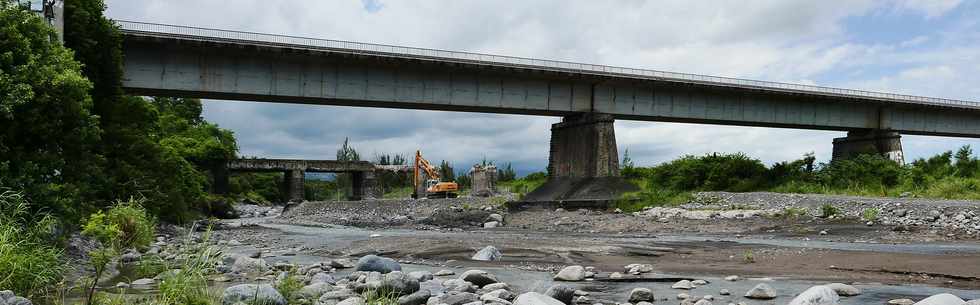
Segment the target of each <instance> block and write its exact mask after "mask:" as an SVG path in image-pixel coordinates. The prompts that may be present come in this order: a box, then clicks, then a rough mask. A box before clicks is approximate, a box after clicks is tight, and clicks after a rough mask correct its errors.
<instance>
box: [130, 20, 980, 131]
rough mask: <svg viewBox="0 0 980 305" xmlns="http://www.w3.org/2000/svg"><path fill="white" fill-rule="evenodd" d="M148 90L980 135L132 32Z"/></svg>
mask: <svg viewBox="0 0 980 305" xmlns="http://www.w3.org/2000/svg"><path fill="white" fill-rule="evenodd" d="M124 52H125V55H126V56H125V65H124V80H123V87H124V88H125V89H126V90H127V91H128V92H130V93H133V94H142V95H165V96H182V97H196V98H210V99H229V100H245V101H264V102H283V103H301V104H318V105H343V106H357V107H385V108H407V109H428V110H444V111H468V112H489V113H510V114H531V115H550V116H568V115H574V114H578V113H587V112H598V113H604V114H610V115H612V116H613V117H614V118H616V119H628V120H643V121H665V122H686V123H704V124H722V125H739V126H763V127H783V128H798V129H817V130H840V131H851V130H870V129H880V130H890V131H896V132H900V133H903V134H920V135H940V136H959V137H980V120H978V119H976V118H977V117H978V114H980V110H975V109H974V110H969V109H956V108H951V107H940V106H930V105H924V104H910V103H904V104H903V103H885V102H882V101H876V100H870V99H857V98H845V97H836V96H827V95H816V94H803V93H793V92H773V91H767V90H761V89H751V88H742V87H726V86H717V85H715V86H711V85H700V84H690V83H679V82H672V81H668V80H656V79H635V78H629V77H610V76H599V75H586V74H575V73H563V72H554V71H542V70H537V69H532V68H527V69H520V68H513V67H496V66H493V65H479V64H464V63H453V62H440V61H436V60H418V59H406V58H396V57H386V56H379V55H372V54H344V53H336V52H326V51H321V50H309V49H297V48H291V47H268V46H253V45H244V44H232V43H223V42H214V41H193V40H183V39H178V38H161V37H144V36H137V35H127V36H126V39H125V43H124Z"/></svg>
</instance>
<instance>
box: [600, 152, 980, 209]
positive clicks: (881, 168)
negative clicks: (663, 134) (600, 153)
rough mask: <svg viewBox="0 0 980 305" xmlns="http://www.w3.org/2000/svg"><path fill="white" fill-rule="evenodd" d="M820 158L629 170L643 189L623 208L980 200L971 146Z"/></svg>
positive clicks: (732, 157) (678, 163) (979, 169)
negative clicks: (743, 199) (838, 199)
mask: <svg viewBox="0 0 980 305" xmlns="http://www.w3.org/2000/svg"><path fill="white" fill-rule="evenodd" d="M815 160H816V159H815V158H814V157H813V155H811V154H808V155H805V156H804V157H803V158H802V159H799V160H795V161H790V162H779V163H776V164H773V165H772V166H768V167H767V166H765V165H764V164H763V163H762V162H761V161H759V160H756V159H752V158H750V157H748V156H746V155H744V154H741V153H737V154H717V153H715V154H708V155H704V156H684V157H682V158H679V159H676V160H673V161H670V162H667V163H663V164H660V165H657V166H653V167H633V166H630V167H624V168H623V169H622V171H621V172H622V175H623V176H624V177H625V178H627V179H628V180H630V181H631V182H633V183H634V184H636V185H637V186H639V187H640V188H641V191H639V192H637V193H627V194H624V195H623V197H622V198H621V199H622V200H620V202H619V203H617V205H618V206H617V207H619V208H621V209H623V210H624V211H629V210H636V209H642V208H643V207H646V206H662V205H670V204H672V203H675V204H676V203H677V202H678V201H682V200H683V199H684V197H685V196H686V197H688V198H689V197H690V195H689V194H690V193H692V192H699V191H729V192H749V191H770V192H777V193H811V194H836V195H858V196H879V197H905V196H916V197H925V198H937V199H967V200H971V199H972V200H980V159H978V158H977V157H976V156H974V154H973V150H972V149H971V148H970V146H963V147H962V148H960V149H959V150H958V151H957V152H956V153H955V154H954V153H953V152H952V151H947V152H944V153H941V154H938V155H935V156H932V157H929V158H922V159H917V160H914V161H912V162H910V163H908V164H906V165H900V164H898V163H896V162H894V161H892V160H890V159H888V158H886V157H884V156H880V155H876V154H867V155H860V156H857V157H854V158H851V159H844V160H835V161H833V162H830V163H822V164H815V163H814V162H815ZM685 194H686V195H685ZM679 203H684V202H679ZM823 212H829V211H823ZM824 216H830V215H829V214H827V213H824Z"/></svg>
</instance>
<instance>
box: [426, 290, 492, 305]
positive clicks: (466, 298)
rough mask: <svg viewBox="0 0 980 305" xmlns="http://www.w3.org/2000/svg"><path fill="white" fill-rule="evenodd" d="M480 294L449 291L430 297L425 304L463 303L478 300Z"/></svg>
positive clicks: (448, 304)
mask: <svg viewBox="0 0 980 305" xmlns="http://www.w3.org/2000/svg"><path fill="white" fill-rule="evenodd" d="M479 301H480V296H479V295H477V294H475V293H470V292H460V291H450V292H446V293H443V294H440V295H437V296H434V297H430V298H429V300H428V301H427V302H426V304H427V305H438V304H446V305H463V304H467V303H472V302H479Z"/></svg>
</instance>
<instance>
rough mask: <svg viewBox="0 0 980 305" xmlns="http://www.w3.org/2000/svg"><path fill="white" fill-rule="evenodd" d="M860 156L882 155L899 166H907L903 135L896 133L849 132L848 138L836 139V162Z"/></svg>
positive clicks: (878, 130)
mask: <svg viewBox="0 0 980 305" xmlns="http://www.w3.org/2000/svg"><path fill="white" fill-rule="evenodd" d="M860 154H881V155H883V156H885V157H887V158H888V159H891V160H893V161H895V162H898V164H905V155H904V154H903V153H902V135H900V134H899V133H898V132H895V131H888V130H880V129H870V130H854V131H848V132H847V137H843V138H836V139H834V154H833V158H834V160H838V159H847V158H852V157H855V156H857V155H860Z"/></svg>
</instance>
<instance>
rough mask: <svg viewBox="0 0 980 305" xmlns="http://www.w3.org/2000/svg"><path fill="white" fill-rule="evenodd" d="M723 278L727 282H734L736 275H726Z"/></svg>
mask: <svg viewBox="0 0 980 305" xmlns="http://www.w3.org/2000/svg"><path fill="white" fill-rule="evenodd" d="M725 280H726V281H729V282H734V281H737V280H738V276H737V275H729V276H726V277H725Z"/></svg>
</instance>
